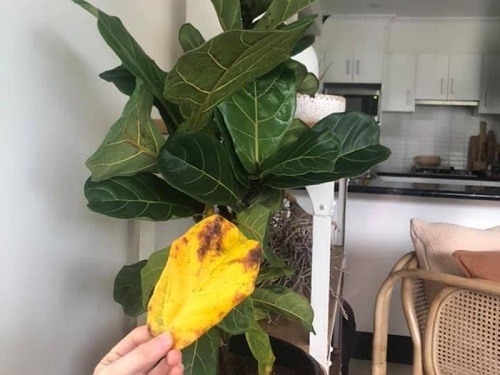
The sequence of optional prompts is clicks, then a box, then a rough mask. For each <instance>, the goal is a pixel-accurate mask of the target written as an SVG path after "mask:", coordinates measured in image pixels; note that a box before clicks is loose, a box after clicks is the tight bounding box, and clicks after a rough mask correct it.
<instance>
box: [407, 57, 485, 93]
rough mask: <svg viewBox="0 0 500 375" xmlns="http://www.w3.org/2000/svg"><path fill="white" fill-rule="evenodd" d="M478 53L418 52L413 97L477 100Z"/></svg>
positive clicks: (478, 78)
mask: <svg viewBox="0 0 500 375" xmlns="http://www.w3.org/2000/svg"><path fill="white" fill-rule="evenodd" d="M481 59H482V57H481V55H479V54H461V55H446V54H422V55H419V56H418V62H417V82H416V95H415V97H416V99H427V100H460V101H470V100H479V97H480V84H481Z"/></svg>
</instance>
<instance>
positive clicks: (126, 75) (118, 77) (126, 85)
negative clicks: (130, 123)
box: [99, 65, 182, 131]
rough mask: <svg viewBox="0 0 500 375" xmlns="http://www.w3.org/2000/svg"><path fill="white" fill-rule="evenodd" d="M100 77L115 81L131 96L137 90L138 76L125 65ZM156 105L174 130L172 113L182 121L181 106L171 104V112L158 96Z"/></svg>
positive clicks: (119, 88) (165, 121)
mask: <svg viewBox="0 0 500 375" xmlns="http://www.w3.org/2000/svg"><path fill="white" fill-rule="evenodd" d="M99 77H100V78H102V79H103V80H105V81H107V82H111V83H113V84H114V85H115V86H116V87H117V88H118V90H120V92H121V93H123V94H125V95H128V96H131V95H132V94H133V92H134V90H135V86H136V78H135V77H134V75H133V74H132V73H130V71H129V70H128V69H127V68H125V67H124V66H123V65H119V66H117V67H116V68H114V69H111V70H107V71H105V72H103V73H101V74H99ZM153 104H154V106H155V107H156V108H157V109H158V112H159V113H160V116H161V118H162V120H163V122H164V123H165V124H167V128H168V129H169V131H173V130H172V129H173V128H172V127H171V126H170V124H172V119H171V116H170V115H171V114H173V115H174V117H175V118H177V119H178V120H177V122H179V121H182V117H181V114H180V113H179V108H177V107H175V106H174V105H170V107H169V108H170V113H168V112H167V110H166V109H165V108H164V107H163V104H162V103H161V102H160V100H158V98H154V100H153Z"/></svg>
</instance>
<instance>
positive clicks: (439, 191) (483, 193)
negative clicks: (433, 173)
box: [348, 173, 500, 200]
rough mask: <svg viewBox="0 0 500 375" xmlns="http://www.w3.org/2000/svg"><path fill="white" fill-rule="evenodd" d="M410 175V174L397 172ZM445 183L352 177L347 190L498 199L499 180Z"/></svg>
mask: <svg viewBox="0 0 500 375" xmlns="http://www.w3.org/2000/svg"><path fill="white" fill-rule="evenodd" d="M398 175H400V176H401V175H405V176H410V174H403V173H398ZM466 183H467V181H466V180H464V185H445V184H437V183H411V182H393V181H382V180H381V179H380V178H379V177H377V176H376V177H374V178H371V179H352V180H350V181H349V187H348V191H349V192H352V193H367V194H389V195H409V196H418V197H438V198H460V199H479V200H500V181H499V182H498V186H495V187H491V186H487V187H486V186H470V185H466Z"/></svg>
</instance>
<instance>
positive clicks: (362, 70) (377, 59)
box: [352, 51, 383, 83]
mask: <svg viewBox="0 0 500 375" xmlns="http://www.w3.org/2000/svg"><path fill="white" fill-rule="evenodd" d="M382 61H383V55H382V53H379V52H370V51H356V52H354V59H353V78H352V81H353V82H358V83H381V82H382V68H383V64H382Z"/></svg>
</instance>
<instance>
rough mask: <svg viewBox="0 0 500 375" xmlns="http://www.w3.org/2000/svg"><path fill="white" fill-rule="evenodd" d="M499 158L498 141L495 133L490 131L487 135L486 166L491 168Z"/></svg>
mask: <svg viewBox="0 0 500 375" xmlns="http://www.w3.org/2000/svg"><path fill="white" fill-rule="evenodd" d="M496 156H497V140H496V137H495V132H494V131H493V130H490V131H489V132H488V133H487V134H486V164H487V165H488V166H489V165H491V164H493V163H494V162H495V161H496Z"/></svg>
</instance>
